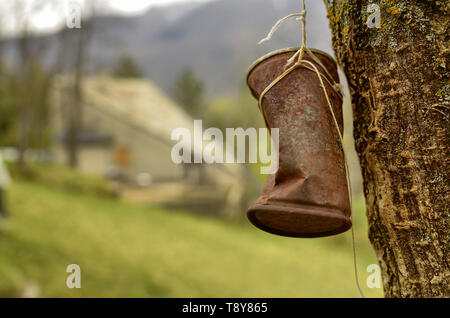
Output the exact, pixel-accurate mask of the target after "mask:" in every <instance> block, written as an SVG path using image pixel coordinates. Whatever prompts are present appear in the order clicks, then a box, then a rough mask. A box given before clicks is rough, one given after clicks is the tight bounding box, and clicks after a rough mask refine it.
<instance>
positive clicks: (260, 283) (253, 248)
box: [0, 181, 382, 297]
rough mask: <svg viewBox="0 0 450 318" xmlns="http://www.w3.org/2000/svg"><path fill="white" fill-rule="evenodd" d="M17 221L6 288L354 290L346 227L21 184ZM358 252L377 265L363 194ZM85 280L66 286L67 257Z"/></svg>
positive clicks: (6, 256)
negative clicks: (297, 226)
mask: <svg viewBox="0 0 450 318" xmlns="http://www.w3.org/2000/svg"><path fill="white" fill-rule="evenodd" d="M9 204H10V210H11V214H12V217H11V221H10V225H9V228H8V229H7V230H6V231H2V232H0V296H3V297H9V296H22V295H24V293H26V291H27V290H29V289H30V288H31V287H30V286H34V289H38V290H39V296H42V297H358V296H359V294H358V292H357V289H356V286H355V280H354V273H353V259H352V253H351V245H350V243H351V240H350V232H348V233H346V234H344V235H340V236H336V237H331V238H323V239H291V238H283V237H278V236H274V235H270V234H267V233H264V232H262V231H259V230H257V229H255V228H253V227H252V226H251V225H250V224H249V223H248V222H242V223H236V222H234V223H233V222H226V221H223V220H220V219H213V218H204V217H200V216H196V215H192V214H189V213H182V212H175V211H166V210H163V209H160V208H149V207H145V206H139V205H132V204H129V203H126V202H121V201H120V200H117V199H112V198H107V197H95V196H91V195H86V194H81V193H78V194H76V193H71V192H68V191H67V190H64V189H61V188H58V187H48V186H43V185H40V184H37V183H33V182H26V181H19V182H16V183H15V184H14V185H13V186H12V188H11V189H10V193H9ZM358 204H359V211H358V212H357V214H358V215H357V216H356V219H355V225H356V228H357V241H358V245H357V248H358V251H359V255H358V260H359V265H360V266H359V268H360V277H361V279H360V280H361V283H362V285H363V289H364V291H365V293H366V294H367V295H368V296H372V297H379V296H382V292H381V290H379V289H378V290H374V289H372V290H370V289H368V288H367V287H365V280H366V277H367V275H368V274H367V273H366V272H365V268H366V267H367V265H369V264H371V263H376V260H375V257H374V253H373V252H372V251H371V249H370V246H369V245H368V242H367V239H366V238H365V236H366V235H365V231H366V225H365V223H364V221H363V220H364V218H365V217H364V216H363V211H362V210H361V209H362V202H359V203H358ZM72 263H75V264H79V265H80V267H81V276H82V279H81V284H82V285H81V288H80V289H68V288H67V287H66V284H65V281H66V278H67V275H68V273H66V267H67V266H68V265H69V264H72Z"/></svg>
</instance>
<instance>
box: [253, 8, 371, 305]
mask: <svg viewBox="0 0 450 318" xmlns="http://www.w3.org/2000/svg"><path fill="white" fill-rule="evenodd" d="M305 7H306V6H305V0H302V11H301V12H300V13H292V14H290V15H288V16H286V17H284V18H282V19H280V20H278V21H277V22H276V23H275V25H274V26H273V27H272V29H271V30H270V32H269V34H268V35H267V36H266V37H265V38H264V39H262V40H261V41H260V42H259V44H261V43H264V42H265V41H268V40H270V39H271V38H272V36H273V34H274V33H275V31H276V30H277V29H278V28H279V27H280V25H281V24H283V23H284V22H285V21H286V20H288V19H290V18H291V17H298V18H297V19H296V20H297V21H300V22H301V23H302V45H301V47H300V48H299V49H298V51H296V52H295V53H294V55H293V56H292V57H291V58H289V59H288V60H287V63H286V68H287V69H286V70H285V71H284V72H283V73H282V74H280V75H279V76H278V77H277V78H276V79H275V80H273V81H272V82H271V83H270V84H269V85H268V86H267V87H266V88H265V89H264V90H263V92H262V93H261V95H260V96H259V100H258V107H259V109H260V111H261V113H262V115H263V118H264V121H265V123H266V125H267V124H268V123H267V119H266V115H265V112H264V110H263V108H262V102H263V98H264V96H265V95H266V94H267V92H269V91H270V90H271V89H272V88H273V87H274V86H275V85H276V84H278V83H279V82H280V81H281V80H282V79H283V78H285V77H286V76H287V75H289V74H290V73H291V72H292V71H294V70H295V69H297V68H300V67H301V68H306V69H308V70H311V71H313V72H315V73H316V74H317V77H318V79H319V81H320V86H321V88H322V90H323V94H324V95H325V98H326V100H327V104H328V108H329V110H330V113H331V116H332V118H333V122H334V125H335V126H336V130H337V132H338V136H339V140H340V142H341V145H342V152H343V155H344V166H345V177H346V181H347V190H348V193H349V201H350V220H351V221H352V223H353V217H352V216H353V213H351V212H352V211H351V210H352V207H353V200H352V186H351V178H350V170H349V168H348V160H347V154H346V151H345V149H344V138H343V132H341V130H340V128H339V123H338V121H337V119H336V115H335V113H334V110H333V106H332V103H331V101H330V98H329V96H328V92H327V89H326V87H325V83H324V81H323V79H325V80H326V81H327V82H328V84H329V85H330V86H331V88H332V89H333V90H334V91H335V92H336V93H338V95H340V96H341V97H342V92H341V89H342V87H341V85H340V84H339V83H332V82H331V81H330V80H329V79H328V78H327V76H325V75H324V74H322V73H321V72H320V71H319V69H318V68H317V66H316V65H314V63H312V62H310V61H307V60H305V59H303V57H304V54H305V51H306V52H307V53H308V56H309V57H310V58H311V59H312V60H313V61H314V62H315V63H316V64H318V65H319V66H320V68H321V69H322V70H324V71H325V73H326V74H327V75H328V77H329V78H330V79H331V80H333V77H332V76H331V74H330V73H329V71H328V70H327V68H326V67H325V66H324V65H323V63H322V62H321V61H320V60H319V58H317V57H316V56H315V55H314V53H313V52H312V51H311V50H310V49H309V48H307V47H306V8H305ZM296 59H297V61H296ZM294 62H295V63H294ZM292 63H294V64H293V65H292V66H290V67H289V65H291V64H292ZM351 232H352V251H353V265H354V273H355V281H356V287H357V288H358V291H359V293H360V295H361V297H363V298H365V296H364V293H363V292H362V289H361V286H360V284H359V275H358V266H357V257H356V246H355V245H356V244H355V230H354V227H353V225H352V229H351Z"/></svg>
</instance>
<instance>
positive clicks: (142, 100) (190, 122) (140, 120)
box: [55, 75, 242, 178]
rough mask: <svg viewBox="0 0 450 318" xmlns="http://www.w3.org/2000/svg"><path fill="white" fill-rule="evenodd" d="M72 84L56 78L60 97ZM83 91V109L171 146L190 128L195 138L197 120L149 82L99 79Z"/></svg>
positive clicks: (234, 170)
mask: <svg viewBox="0 0 450 318" xmlns="http://www.w3.org/2000/svg"><path fill="white" fill-rule="evenodd" d="M72 80H73V78H72V77H69V76H58V77H57V79H56V82H55V89H56V92H57V93H58V95H60V94H63V92H62V91H61V90H62V89H64V88H65V87H67V85H68V84H69V83H70V82H71V81H72ZM82 91H83V104H84V105H86V106H88V107H89V106H90V107H95V108H96V109H98V110H100V111H102V112H105V113H108V114H111V115H114V117H116V118H120V120H123V121H126V122H127V123H129V124H131V125H133V126H135V127H137V128H139V129H141V130H144V131H146V132H147V133H149V134H150V135H152V136H157V137H158V138H159V139H160V140H163V141H165V142H167V143H168V144H175V143H176V141H174V140H171V134H172V131H173V130H174V129H176V128H187V129H188V130H189V131H190V132H191V136H193V131H194V119H193V118H191V117H190V116H189V115H188V114H187V113H186V112H185V111H184V110H183V109H182V108H181V107H180V106H178V105H177V104H176V103H175V102H173V101H172V100H171V99H170V98H169V97H168V96H167V95H166V94H165V93H164V92H163V91H162V90H161V89H160V88H158V87H157V86H156V85H154V84H153V83H152V82H150V81H149V80H146V79H129V78H116V77H111V76H107V75H98V76H92V77H87V78H85V79H84V80H83V82H82ZM206 128H207V127H204V129H206ZM194 146H195V148H194ZM191 147H193V148H192V149H193V151H194V152H200V153H201V152H203V149H202V147H201V146H200V147H199V146H198V145H191ZM214 166H216V167H220V168H221V169H220V170H222V171H223V172H226V174H228V175H230V176H231V175H232V176H233V177H239V176H241V174H242V167H240V166H239V165H236V164H215V165H214ZM222 178H223V176H222Z"/></svg>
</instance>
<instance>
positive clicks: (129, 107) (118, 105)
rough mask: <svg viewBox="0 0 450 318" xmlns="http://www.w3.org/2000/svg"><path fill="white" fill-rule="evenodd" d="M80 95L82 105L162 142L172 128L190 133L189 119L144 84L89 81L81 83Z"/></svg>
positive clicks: (99, 78)
mask: <svg viewBox="0 0 450 318" xmlns="http://www.w3.org/2000/svg"><path fill="white" fill-rule="evenodd" d="M83 94H84V95H83V98H84V101H85V103H87V104H92V105H94V106H96V107H97V108H101V109H103V111H105V112H109V113H114V114H115V115H118V116H120V118H122V120H125V121H129V122H132V123H133V124H134V125H138V126H139V127H140V128H141V129H144V130H146V131H148V132H150V133H151V134H153V135H157V136H159V137H160V138H162V139H164V140H166V141H170V136H171V133H172V130H173V129H175V128H178V127H185V128H188V129H189V130H193V119H192V118H191V117H190V116H189V115H188V114H187V113H186V112H185V111H184V110H183V109H182V108H180V107H179V106H178V105H177V104H175V103H174V102H173V101H172V100H171V99H170V98H169V97H168V96H167V95H166V94H165V93H164V92H163V91H162V90H161V89H160V88H158V87H157V86H155V85H154V84H153V83H151V82H150V81H147V80H142V79H124V78H114V77H108V76H96V77H90V78H87V79H86V80H85V81H84V82H83ZM170 142H171V143H172V142H173V141H170Z"/></svg>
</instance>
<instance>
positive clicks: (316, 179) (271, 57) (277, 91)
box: [247, 48, 352, 237]
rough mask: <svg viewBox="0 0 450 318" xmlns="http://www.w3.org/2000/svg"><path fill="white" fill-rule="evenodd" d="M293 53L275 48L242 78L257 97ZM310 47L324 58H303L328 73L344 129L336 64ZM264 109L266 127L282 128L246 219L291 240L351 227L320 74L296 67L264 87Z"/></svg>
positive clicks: (329, 90) (328, 86)
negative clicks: (271, 166)
mask: <svg viewBox="0 0 450 318" xmlns="http://www.w3.org/2000/svg"><path fill="white" fill-rule="evenodd" d="M297 50H298V48H292V49H284V50H278V51H275V52H272V53H270V54H268V55H266V56H264V57H262V58H261V59H259V60H258V61H257V62H255V63H254V64H253V66H252V67H251V68H250V70H249V72H248V76H247V83H248V86H249V87H250V90H251V92H252V94H253V96H254V97H255V98H256V99H259V98H260V95H261V93H262V92H263V91H264V90H265V89H266V87H268V86H269V85H270V84H271V83H272V82H273V81H274V80H276V79H277V78H278V77H279V76H280V74H282V73H283V72H284V71H285V70H286V62H287V60H288V59H289V58H291V57H292V56H293V54H294V53H295V52H296V51H297ZM310 51H312V52H313V53H314V56H315V57H316V58H318V59H319V60H320V62H321V63H317V62H315V61H314V59H313V58H311V56H309V55H308V53H306V52H305V55H304V57H303V59H304V60H307V61H310V62H312V63H314V65H315V66H316V67H317V68H318V70H319V71H320V72H321V73H323V74H326V75H325V76H326V77H327V78H326V80H324V83H325V86H326V91H327V93H328V96H329V98H330V101H331V104H332V107H333V111H334V114H335V117H336V119H337V121H338V125H339V129H340V131H341V132H343V118H342V117H343V115H342V96H341V94H340V93H338V92H336V90H335V89H333V87H332V83H333V84H334V83H339V78H338V75H337V66H336V62H335V61H334V59H333V58H332V57H330V56H329V55H327V54H326V53H324V52H321V51H318V50H312V49H311V50H310ZM320 64H321V65H320ZM324 68H326V69H324ZM261 111H262V112H263V115H264V118H265V120H266V124H267V126H268V128H279V169H278V171H277V172H276V173H275V174H272V175H269V176H268V180H267V182H266V184H265V186H264V189H263V191H262V194H261V196H260V197H259V198H258V199H257V200H256V202H254V203H253V205H252V206H251V207H250V208H249V209H248V212H247V216H248V218H249V220H250V221H251V222H252V223H253V224H254V225H255V226H256V227H258V228H260V229H262V230H265V231H267V232H270V233H273V234H278V235H283V236H290V237H321V236H328V235H334V234H338V233H341V232H344V231H346V230H348V229H349V228H350V227H351V224H352V223H351V219H350V213H351V209H350V201H349V193H348V187H347V180H346V171H345V162H344V160H345V159H344V153H343V149H342V145H341V142H340V138H339V134H338V132H337V129H336V125H335V123H334V121H333V117H332V115H331V112H330V109H329V106H328V104H327V100H326V97H325V95H324V91H323V88H322V86H321V84H320V81H319V78H318V76H317V74H316V73H315V72H314V71H311V70H310V69H307V68H302V67H299V68H296V69H295V70H293V71H292V72H291V73H289V74H288V75H287V76H285V77H284V78H283V79H281V80H280V81H279V82H278V83H277V84H276V85H274V86H273V87H272V88H271V89H270V90H269V91H267V93H266V94H265V95H264V96H263V99H262V101H261Z"/></svg>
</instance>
